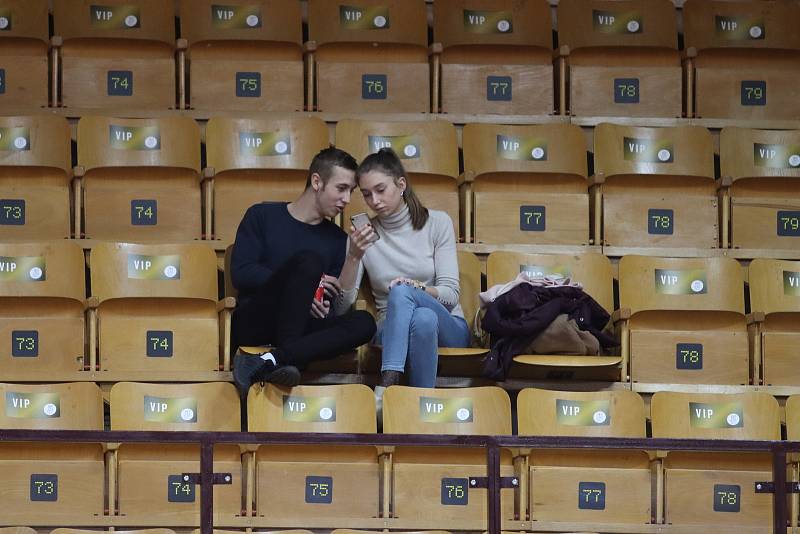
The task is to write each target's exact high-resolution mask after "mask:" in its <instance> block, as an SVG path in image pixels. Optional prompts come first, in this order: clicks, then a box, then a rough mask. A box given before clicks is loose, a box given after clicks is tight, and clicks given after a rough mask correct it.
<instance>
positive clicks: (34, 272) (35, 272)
mask: <svg viewBox="0 0 800 534" xmlns="http://www.w3.org/2000/svg"><path fill="white" fill-rule="evenodd" d="M28 274H29V275H30V277H31V278H33V279H34V280H38V279H39V278H41V277H42V275H43V274H44V273H43V272H42V269H41V268H39V267H32V268H31V270H30V271H28Z"/></svg>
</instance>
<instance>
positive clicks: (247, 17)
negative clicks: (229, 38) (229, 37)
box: [211, 4, 261, 30]
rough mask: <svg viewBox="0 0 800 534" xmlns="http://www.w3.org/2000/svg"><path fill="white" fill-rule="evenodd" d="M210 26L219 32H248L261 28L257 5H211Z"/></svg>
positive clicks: (259, 10)
mask: <svg viewBox="0 0 800 534" xmlns="http://www.w3.org/2000/svg"><path fill="white" fill-rule="evenodd" d="M211 24H212V25H213V26H214V27H215V28H218V29H220V30H250V29H253V28H260V27H261V8H260V7H259V6H258V5H242V6H223V5H216V4H212V5H211Z"/></svg>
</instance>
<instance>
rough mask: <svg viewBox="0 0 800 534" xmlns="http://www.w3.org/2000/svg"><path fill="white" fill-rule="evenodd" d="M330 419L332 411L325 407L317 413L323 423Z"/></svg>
mask: <svg viewBox="0 0 800 534" xmlns="http://www.w3.org/2000/svg"><path fill="white" fill-rule="evenodd" d="M331 417H333V410H331V409H330V408H328V407H327V406H326V407H325V408H323V409H321V410H320V411H319V418H320V419H322V420H323V421H327V420H329V419H330V418H331Z"/></svg>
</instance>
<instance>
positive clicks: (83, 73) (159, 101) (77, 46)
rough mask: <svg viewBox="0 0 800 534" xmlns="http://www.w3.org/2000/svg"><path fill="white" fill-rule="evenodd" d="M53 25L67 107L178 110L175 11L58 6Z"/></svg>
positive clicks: (145, 5) (75, 3)
mask: <svg viewBox="0 0 800 534" xmlns="http://www.w3.org/2000/svg"><path fill="white" fill-rule="evenodd" d="M53 23H54V34H55V37H54V38H53V43H54V46H55V47H56V48H57V50H58V55H57V56H54V59H56V58H57V60H58V62H57V65H56V67H57V68H58V69H59V75H60V82H61V84H60V85H61V105H62V106H64V107H68V108H106V109H120V108H122V107H124V108H128V109H131V108H132V109H145V110H147V109H152V110H155V109H159V110H165V109H171V108H175V101H176V100H175V88H176V84H175V12H174V10H173V9H172V5H170V8H169V9H165V6H164V3H163V2H162V1H161V0H104V2H103V3H102V4H94V3H93V2H92V1H90V0H55V1H53ZM59 44H60V46H58V45H59Z"/></svg>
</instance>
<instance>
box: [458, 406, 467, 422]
mask: <svg viewBox="0 0 800 534" xmlns="http://www.w3.org/2000/svg"><path fill="white" fill-rule="evenodd" d="M456 417H457V418H458V420H459V421H466V420H467V419H469V410H467V409H466V408H459V410H458V411H457V412H456Z"/></svg>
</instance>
